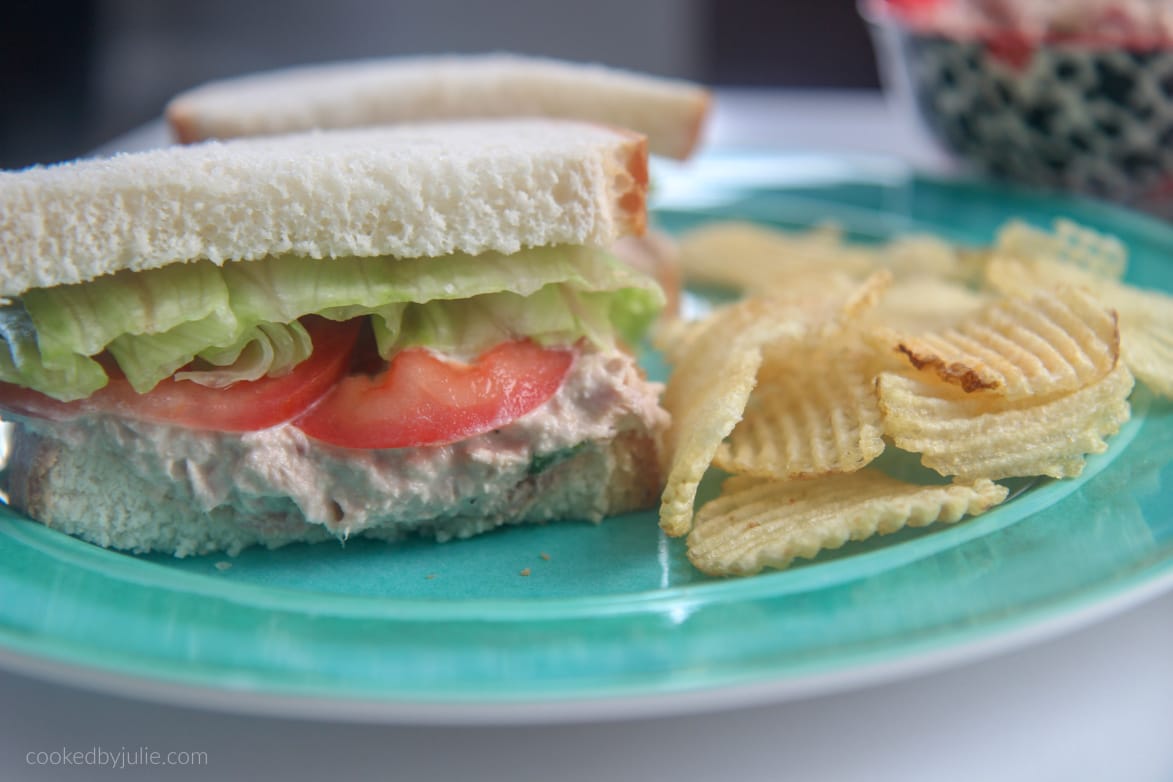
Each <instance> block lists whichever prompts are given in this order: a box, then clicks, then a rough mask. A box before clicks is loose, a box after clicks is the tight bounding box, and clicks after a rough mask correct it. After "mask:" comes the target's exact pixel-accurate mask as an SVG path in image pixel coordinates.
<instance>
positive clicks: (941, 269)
mask: <svg viewBox="0 0 1173 782" xmlns="http://www.w3.org/2000/svg"><path fill="white" fill-rule="evenodd" d="M879 254H880V262H881V264H882V265H883V266H885V267H886V268H888V269H890V270H891V271H892V273H893V274H894V275H895V276H896V280H897V281H898V282H899V281H904V280H908V281H914V280H937V281H941V282H949V283H952V284H954V285H962V286H964V285H976V284H977V283H979V282H981V279H982V269H983V267H984V256H983V255H981V254H977V253H973V252H969V251H967V250H964V249H962V248H959V247H957V246H955V245H953V244H950V243H949V242H947V241H945V240H944V239H941V238H940V237H936V236H930V235H928V234H909V235H906V236H898V237H896V238H894V239H892V240H891V241H889V242H888V243H887V244H885V245H883V246H882V247H880V248H879Z"/></svg>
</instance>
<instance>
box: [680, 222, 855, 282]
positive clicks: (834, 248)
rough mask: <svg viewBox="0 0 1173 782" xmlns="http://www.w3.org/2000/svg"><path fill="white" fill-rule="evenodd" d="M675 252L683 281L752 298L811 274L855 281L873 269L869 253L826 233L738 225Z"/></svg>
mask: <svg viewBox="0 0 1173 782" xmlns="http://www.w3.org/2000/svg"><path fill="white" fill-rule="evenodd" d="M679 250H680V264H681V268H682V269H683V270H684V276H685V278H687V279H689V280H692V281H694V282H702V283H710V284H716V285H725V286H729V287H733V288H738V289H741V290H746V291H749V292H751V293H757V292H760V291H761V290H762V289H763V288H768V287H775V286H776V285H777V284H779V282H780V281H784V280H787V279H788V278H790V277H793V276H795V275H799V274H805V273H808V272H809V271H811V270H812V269H815V270H818V271H819V272H820V273H828V272H841V273H846V274H848V275H851V276H855V277H860V276H863V275H866V274H868V273H870V272H871V271H873V270H874V269H875V268H876V259H875V254H874V253H873V252H870V251H868V250H866V249H864V248H859V247H850V246H847V245H845V244H844V243H843V241H842V239H841V237H840V235H839V232H838V231H835V230H833V229H828V228H822V229H820V228H816V229H814V230H811V231H804V232H789V231H780V230H778V229H775V228H769V227H766V226H763V225H757V224H755V223H747V222H740V221H724V222H718V223H710V224H709V225H703V226H700V227H699V228H695V229H693V230H692V231H689V232H688V233H685V234H684V235H683V236H681V237H680V241H679Z"/></svg>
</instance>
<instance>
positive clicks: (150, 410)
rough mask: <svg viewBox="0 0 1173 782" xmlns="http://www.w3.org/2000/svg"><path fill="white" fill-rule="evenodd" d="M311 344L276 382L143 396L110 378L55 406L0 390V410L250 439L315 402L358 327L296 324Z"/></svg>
mask: <svg viewBox="0 0 1173 782" xmlns="http://www.w3.org/2000/svg"><path fill="white" fill-rule="evenodd" d="M302 322H303V325H305V327H306V330H307V331H308V332H309V335H310V339H311V340H312V341H313V345H314V349H313V353H311V354H310V357H309V358H307V359H306V360H305V361H303V362H301V363H300V364H298V365H297V366H296V367H294V368H293V371H291V372H290V373H288V374H286V375H282V376H281V377H265V378H261V379H260V380H252V381H241V382H238V383H233V384H232V385H230V386H228V387H226V388H209V387H207V386H201V385H199V384H198V383H193V382H192V381H190V380H175V379H171V378H169V379H167V380H164V381H163V382H161V383H159V384H158V385H157V386H155V387H154V388H153V389H151V390H150V391H148V392H147V393H145V394H140V393H138V392H137V391H135V390H134V389H133V388H132V387H131V385H130V383H129V382H128V381H127V380H126V379H125V378H120V377H112V378H111V379H110V382H109V383H107V384H106V385H105V386H104V387H103V388H100V389H98V391H96V392H95V393H93V394H91V395H90V396H88V397H86V398H85V399H79V400H77V401H74V402H60V401H58V400H56V399H53V398H51V397H48V396H45V395H44V394H40V393H38V392H36V391H31V390H29V389H27V388H21V387H20V386H16V385H11V384H9V383H0V410H6V411H8V412H10V413H16V414H18V415H24V416H32V417H35V418H51V419H56V420H65V419H69V418H76V417H77V416H80V415H90V414H95V413H109V414H113V415H119V416H122V417H125V418H133V419H137V420H140V421H151V422H154V423H163V424H174V425H177V426H183V427H187V428H189V429H208V430H215V431H221V432H251V431H255V430H258V429H266V428H268V427H270V426H276V425H277V424H281V423H285V422H286V421H289V420H291V419H293V418H295V417H296V416H298V415H299V414H300V413H302V412H304V411H305V410H306V409H307V408H308V407H309V406H310V405H312V404H313V403H314V402H316V401H318V399H320V398H321V397H322V395H323V394H325V393H326V392H327V391H329V390H330V388H331V387H332V386H334V384H335V383H337V382H338V380H339V378H341V377H342V376H343V375H344V374H345V373H346V371H347V370H348V369H349V367H350V358H351V352H352V350H353V348H354V344H355V342H356V340H357V339H358V335H359V330H360V328H361V327H362V321H361V320H353V321H347V322H342V323H338V322H334V321H329V320H325V319H323V318H306V319H305V320H303V321H302Z"/></svg>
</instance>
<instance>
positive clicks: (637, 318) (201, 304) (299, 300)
mask: <svg viewBox="0 0 1173 782" xmlns="http://www.w3.org/2000/svg"><path fill="white" fill-rule="evenodd" d="M662 306H663V294H662V292H661V291H660V289H659V287H658V286H657V285H656V284H655V283H654V282H652V281H651V280H650V279H649V278H648V277H646V276H645V275H643V274H642V273H640V272H638V271H635V270H634V269H631V268H630V267H628V266H626V265H625V264H622V263H620V262H619V261H618V260H616V259H615V258H614V257H612V256H611V255H610V254H609V253H607V252H605V251H602V250H598V249H594V248H586V247H569V246H567V247H547V248H539V249H531V250H524V251H522V252H519V253H515V254H513V255H502V254H498V253H485V254H482V255H478V256H470V255H463V254H454V255H449V256H445V257H443V258H426V259H394V258H340V259H326V260H321V259H310V258H303V257H297V256H283V257H276V258H269V259H265V260H262V261H252V262H237V263H228V264H225V265H224V266H216V265H215V264H212V263H211V262H209V261H199V262H194V263H188V264H175V265H172V266H168V267H164V268H162V269H157V270H152V271H146V272H138V273H129V272H123V273H118V274H114V275H110V276H109V277H104V278H100V279H98V280H94V281H92V282H88V283H85V284H82V285H69V286H59V287H56V288H48V289H40V290H34V291H29V292H28V293H26V294H25V296H24V297H23V298H22V300H20V301H19V302H16V303H14V304H11V305H9V306H7V307H5V308H3V309H0V315H3V317H0V339H3V340H4V342H5V344H6V346H7V350H6V351H5V350H3V349H0V380H3V381H5V382H11V383H17V384H20V385H24V386H27V387H30V388H35V389H36V390H39V391H42V392H44V393H48V394H50V395H52V396H55V397H57V398H59V399H76V398H80V397H84V396H87V395H88V394H90V393H92V392H93V391H94V390H96V389H97V388H100V387H101V386H102V385H104V384H105V382H106V376H105V372H104V370H103V369H102V367H101V365H100V364H98V362H96V361H94V359H93V358H92V356H95V355H97V354H99V353H101V352H103V351H107V352H108V353H109V355H110V356H112V357H113V358H114V360H115V361H116V362H117V363H118V366H119V368H120V369H121V370H122V371H123V373H125V375H126V377H127V379H128V380H129V381H130V383H131V384H132V385H133V386H134V388H135V389H136V390H138V391H140V392H145V391H148V390H150V389H151V388H153V387H154V386H155V384H157V383H158V382H159V381H160V380H162V379H164V378H166V377H169V376H171V375H173V374H176V372H177V371H179V370H181V369H182V368H185V367H186V369H184V371H182V372H181V373H180V375H179V376H181V377H183V378H186V379H191V380H194V381H196V382H199V383H203V384H205V385H210V386H224V385H228V384H230V383H233V382H236V381H238V380H253V379H257V378H259V377H263V376H265V375H271V376H276V375H280V374H283V373H286V372H288V371H290V370H291V369H292V368H293V367H294V366H296V364H297V363H299V362H300V361H302V360H304V359H305V358H306V357H307V356H308V355H309V351H310V349H311V347H312V345H311V344H310V340H309V336H308V334H306V332H305V329H304V328H303V327H302V326H301V324H299V323H297V319H298V318H301V317H303V316H306V315H320V316H323V317H326V318H330V319H334V320H348V319H350V318H355V317H366V316H370V317H371V320H372V325H373V327H374V332H375V335H376V339H377V342H378V345H379V349H380V352H381V353H382V354H383V356H384V357H388V356H390V354H391V353H393V352H394V351H396V350H400V349H402V348H404V347H409V346H414V345H426V346H428V347H432V348H435V349H437V350H444V351H446V352H455V353H473V352H479V351H480V350H482V349H484V348H487V347H489V346H491V345H493V344H496V343H498V342H500V341H502V340H503V339H508V338H516V337H531V338H534V339H536V340H538V341H539V342H541V343H543V344H555V343H567V342H573V341H576V340H578V339H581V338H585V339H588V340H590V341H592V342H594V343H596V344H599V345H610V344H611V343H612V342H613V340H614V339H615V337H616V336H619V337H621V338H623V339H626V340H628V341H635V340H637V339H638V338H639V336H640V334H641V333H642V332H643V331H644V330H645V329H646V328H647V326H648V325H649V324H650V323H651V321H652V319H653V318H654V317H655V315H656V313H657V312H658V311H659V309H660V307H662ZM189 365H190V366H189Z"/></svg>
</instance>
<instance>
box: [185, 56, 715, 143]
mask: <svg viewBox="0 0 1173 782" xmlns="http://www.w3.org/2000/svg"><path fill="white" fill-rule="evenodd" d="M710 104H711V97H710V94H709V92H708V90H706V89H705V88H703V87H701V86H700V85H697V84H692V83H689V82H685V81H682V80H678V79H667V78H662V77H655V76H650V75H646V74H640V73H635V72H631V71H625V70H620V69H616V68H609V67H605V66H601V65H595V64H584V63H574V62H567V61H562V60H553V59H548V58H540V57H524V56H519V55H512V54H500V53H498V54H480V55H463V56H452V55H448V56H428V57H395V58H385V59H375V60H359V61H352V62H340V63H332V64H327V65H317V66H301V67H297V68H287V69H282V70H277V71H270V72H267V73H259V74H252V75H248V76H241V77H236V78H232V79H225V80H220V81H216V82H211V83H208V84H205V85H203V86H201V87H197V88H195V89H193V90H189V91H187V92H184V93H182V94H180V95H178V96H176V97H175V98H173V99H172V100H171V102H170V103H169V104H168V106H167V109H166V112H165V116H166V119H167V121H168V123H169V124H170V126H171V129H172V133H173V135H174V136H175V138H176V139H177V140H178V141H180V142H182V143H190V142H194V141H200V140H203V139H209V138H234V137H239V136H253V135H272V134H279V133H289V132H296V131H303V130H310V129H312V128H343V127H362V126H372V125H387V124H395V123H400V122H417V121H421V120H438V119H456V118H476V117H505V116H546V117H564V118H571V119H580V120H588V121H596V122H603V123H607V124H611V125H617V126H623V127H628V128H632V129H633V130H636V131H638V132H640V133H642V134H644V135H646V136H647V137H648V139H649V149H650V151H651V152H653V153H654V154H658V155H665V156H668V157H673V158H677V159H684V158H687V157H688V156H689V155H691V154H692V152H693V151H694V150H695V148H696V146H697V144H698V143H699V141H700V137H701V133H702V129H703V127H704V123H705V119H706V118H707V116H708V112H709V108H710Z"/></svg>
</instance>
